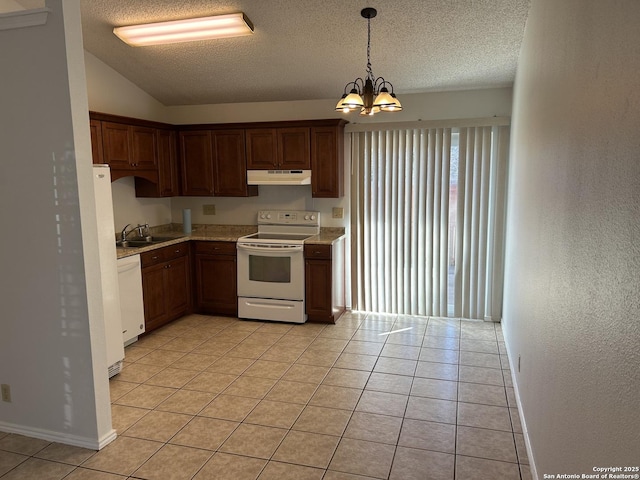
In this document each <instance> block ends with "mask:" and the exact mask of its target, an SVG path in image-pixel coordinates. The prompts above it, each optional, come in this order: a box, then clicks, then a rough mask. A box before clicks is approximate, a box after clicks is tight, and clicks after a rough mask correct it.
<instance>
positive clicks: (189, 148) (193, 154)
mask: <svg viewBox="0 0 640 480" xmlns="http://www.w3.org/2000/svg"><path fill="white" fill-rule="evenodd" d="M179 143H180V169H181V173H182V195H187V196H199V197H206V196H211V195H213V152H212V149H211V132H210V131H208V130H205V131H193V132H191V131H190V132H180V142H179Z"/></svg>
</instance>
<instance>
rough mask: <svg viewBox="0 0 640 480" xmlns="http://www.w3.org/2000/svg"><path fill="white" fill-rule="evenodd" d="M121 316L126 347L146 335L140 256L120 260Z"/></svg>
mask: <svg viewBox="0 0 640 480" xmlns="http://www.w3.org/2000/svg"><path fill="white" fill-rule="evenodd" d="M118 284H119V286H120V314H121V317H122V340H123V342H124V346H125V347H126V346H127V345H130V344H132V343H134V342H136V341H137V340H138V335H142V334H143V333H144V303H143V300H142V268H141V267H140V255H131V256H129V257H123V258H119V259H118Z"/></svg>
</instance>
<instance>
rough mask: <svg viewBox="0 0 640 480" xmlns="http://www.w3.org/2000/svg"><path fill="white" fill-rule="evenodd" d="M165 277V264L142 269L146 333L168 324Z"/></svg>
mask: <svg viewBox="0 0 640 480" xmlns="http://www.w3.org/2000/svg"><path fill="white" fill-rule="evenodd" d="M164 277H165V264H164V263H160V264H158V265H153V266H151V267H146V268H143V269H142V297H143V299H144V323H145V331H146V332H150V331H151V330H153V329H155V328H158V327H160V326H162V325H164V324H165V323H166V322H167V309H166V307H165V299H164V295H165V291H164V290H165V289H164V283H165V280H164Z"/></svg>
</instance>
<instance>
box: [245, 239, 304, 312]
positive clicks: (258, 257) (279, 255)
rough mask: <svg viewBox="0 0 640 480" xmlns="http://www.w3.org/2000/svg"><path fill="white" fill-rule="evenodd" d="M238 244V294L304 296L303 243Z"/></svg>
mask: <svg viewBox="0 0 640 480" xmlns="http://www.w3.org/2000/svg"><path fill="white" fill-rule="evenodd" d="M237 245H238V246H237V248H238V296H239V297H254V298H274V299H285V300H304V252H303V246H302V245H285V244H280V245H276V244H272V245H269V244H257V243H254V244H246V243H238V244H237Z"/></svg>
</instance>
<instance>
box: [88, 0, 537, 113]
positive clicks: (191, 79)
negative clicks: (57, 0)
mask: <svg viewBox="0 0 640 480" xmlns="http://www.w3.org/2000/svg"><path fill="white" fill-rule="evenodd" d="M81 6H82V26H83V36H84V46H85V49H86V50H88V51H89V52H91V53H92V54H93V55H95V56H96V57H98V58H99V59H100V60H102V61H103V62H104V63H106V64H107V65H109V66H111V67H112V68H113V69H115V70H116V71H118V72H119V73H121V74H122V75H123V76H125V77H126V78H128V79H129V80H130V81H132V82H133V83H135V84H136V85H138V86H139V87H140V88H142V89H143V90H145V91H146V92H148V93H149V94H150V95H152V96H153V97H154V98H156V99H157V100H159V101H160V102H162V103H163V104H165V105H193V104H209V103H236V102H261V101H279V100H282V101H286V100H312V99H327V98H335V99H336V100H337V99H338V98H339V97H340V95H341V94H342V91H343V88H344V86H345V84H346V83H347V82H349V81H352V80H354V79H355V78H356V77H363V76H364V75H365V68H366V45H367V22H366V20H365V19H363V18H362V17H361V16H360V10H361V9H362V8H364V7H368V6H369V7H374V8H376V9H377V10H378V16H377V17H376V18H374V19H372V20H371V63H372V66H373V73H374V74H375V75H376V76H383V77H385V79H387V80H389V81H390V82H391V83H392V84H393V85H394V88H395V91H396V93H397V94H398V95H399V96H401V94H403V93H418V92H429V91H441V90H457V89H474V88H486V87H501V86H509V85H511V84H512V83H513V80H514V76H515V71H516V64H517V58H518V53H519V50H520V43H521V41H522V36H523V33H524V25H525V21H526V18H527V12H528V7H529V0H395V1H387V2H382V1H378V0H358V1H354V0H321V1H317V0H314V1H309V0H130V1H125V0H81ZM240 11H242V12H244V13H245V14H246V15H247V16H248V17H249V18H250V19H251V21H252V22H253V24H254V25H255V33H254V34H253V35H250V36H246V37H238V38H231V39H222V40H210V41H201V42H192V43H180V44H175V45H161V46H152V47H130V46H128V45H126V44H124V43H123V42H122V41H120V40H119V39H118V38H117V37H116V36H115V35H114V34H113V33H112V30H113V27H116V26H121V25H127V24H136V23H143V22H154V21H163V20H173V19H179V18H189V17H192V16H205V15H213V14H224V13H233V12H240Z"/></svg>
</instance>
